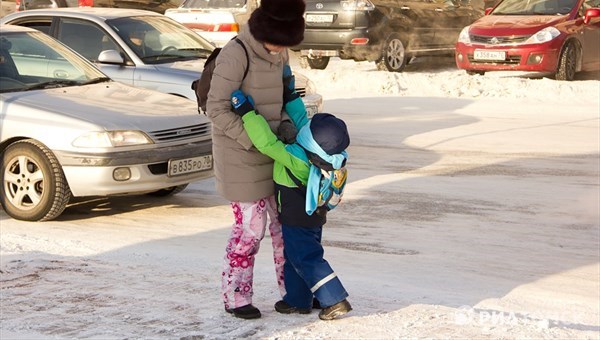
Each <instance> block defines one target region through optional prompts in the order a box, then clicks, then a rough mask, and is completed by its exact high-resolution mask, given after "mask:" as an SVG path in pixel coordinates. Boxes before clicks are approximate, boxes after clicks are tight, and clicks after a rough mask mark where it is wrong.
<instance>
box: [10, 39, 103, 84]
mask: <svg viewBox="0 0 600 340" xmlns="http://www.w3.org/2000/svg"><path fill="white" fill-rule="evenodd" d="M97 79H104V80H109V79H108V78H106V76H105V75H104V74H103V73H102V72H100V71H99V70H98V69H97V68H96V67H94V66H93V65H92V64H91V63H90V62H88V61H87V60H86V59H84V58H82V57H80V56H79V55H77V54H76V53H73V51H71V50H70V49H68V48H67V47H65V46H64V45H62V44H61V43H59V42H58V41H56V40H54V39H53V38H51V37H49V36H48V35H46V34H43V33H41V32H14V31H13V32H10V31H9V32H1V31H0V92H14V91H27V90H33V89H44V88H49V87H66V86H78V85H84V84H89V83H91V82H94V81H96V80H97Z"/></svg>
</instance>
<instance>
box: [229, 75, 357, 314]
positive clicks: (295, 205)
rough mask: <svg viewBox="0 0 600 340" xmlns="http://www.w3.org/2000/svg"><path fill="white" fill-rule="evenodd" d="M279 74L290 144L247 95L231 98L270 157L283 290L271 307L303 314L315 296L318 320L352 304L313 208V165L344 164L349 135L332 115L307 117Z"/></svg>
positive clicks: (320, 215) (321, 215) (316, 172)
mask: <svg viewBox="0 0 600 340" xmlns="http://www.w3.org/2000/svg"><path fill="white" fill-rule="evenodd" d="M286 73H287V74H286ZM284 75H285V76H287V79H288V82H287V84H286V85H287V86H284V102H285V109H286V111H287V112H288V114H289V116H290V118H291V119H292V121H293V122H294V124H295V125H296V127H297V128H298V129H299V132H298V135H297V138H296V142H295V143H293V144H287V145H286V144H284V143H283V142H281V141H279V140H278V139H277V137H276V136H275V134H273V132H272V131H271V129H270V128H269V125H268V123H267V122H266V121H265V119H264V118H263V117H262V116H260V115H258V114H257V113H256V112H255V110H254V104H253V102H252V98H251V97H247V96H246V95H244V94H243V93H242V92H241V91H239V90H237V91H235V92H233V93H232V95H231V102H232V105H233V107H234V111H235V112H236V113H237V114H239V115H240V116H241V117H242V120H243V122H244V129H245V130H246V132H247V133H248V136H249V137H250V139H251V140H252V143H253V144H254V146H255V147H256V148H257V149H258V150H259V151H260V152H261V153H263V154H265V155H267V156H269V157H271V158H273V160H274V161H275V162H274V167H273V180H274V182H275V197H276V198H277V206H278V210H279V213H280V214H279V219H280V221H281V223H282V231H283V243H284V256H285V264H284V269H283V270H284V281H285V287H286V291H287V293H286V295H285V296H284V297H283V300H281V301H278V302H277V303H276V304H275V310H276V311H278V312H280V313H284V314H291V313H300V314H308V313H310V312H311V308H312V306H313V296H314V297H315V298H316V300H317V301H318V305H320V306H322V308H323V309H322V310H321V312H320V313H319V318H320V319H322V320H332V319H334V318H336V317H338V316H340V315H344V314H346V313H348V312H349V311H351V310H352V307H351V306H350V303H348V301H347V300H346V297H347V296H348V293H347V292H346V290H345V289H344V287H343V286H342V283H341V282H340V280H339V279H338V278H337V276H336V274H335V272H334V271H333V269H332V268H331V266H330V265H329V263H327V261H326V260H325V259H324V258H323V252H324V251H323V246H322V245H321V235H322V231H323V225H324V224H325V222H326V213H327V208H326V207H325V206H320V207H319V206H318V200H319V197H318V192H319V182H320V176H321V170H320V169H319V168H318V167H317V166H316V165H315V164H318V165H319V167H320V168H323V169H324V170H328V171H331V170H333V169H340V168H341V167H342V166H344V165H345V162H346V158H347V153H346V152H345V149H346V148H347V147H348V145H349V144H350V137H349V135H348V130H347V128H346V124H345V123H344V122H343V121H342V120H340V119H338V118H336V117H335V116H333V115H331V114H328V113H319V114H316V115H314V117H313V118H312V119H311V120H308V118H307V117H306V109H305V107H304V104H303V102H302V99H300V98H299V96H298V94H297V93H296V92H295V91H294V90H293V89H294V84H293V83H294V82H293V76H291V71H289V67H288V68H287V72H286V70H284ZM285 78H286V77H284V79H285ZM290 78H291V80H290ZM291 176H293V177H291ZM294 177H295V178H294ZM296 183H298V184H300V183H301V184H302V185H303V186H305V187H304V188H300V187H299V186H298V185H297V184H296ZM315 302H316V301H315Z"/></svg>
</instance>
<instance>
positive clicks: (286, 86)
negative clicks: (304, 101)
mask: <svg viewBox="0 0 600 340" xmlns="http://www.w3.org/2000/svg"><path fill="white" fill-rule="evenodd" d="M299 97H300V95H298V93H297V92H296V77H294V75H293V74H292V69H291V68H290V65H287V64H286V65H284V66H283V103H284V104H287V103H289V102H291V101H292V100H294V99H296V98H299Z"/></svg>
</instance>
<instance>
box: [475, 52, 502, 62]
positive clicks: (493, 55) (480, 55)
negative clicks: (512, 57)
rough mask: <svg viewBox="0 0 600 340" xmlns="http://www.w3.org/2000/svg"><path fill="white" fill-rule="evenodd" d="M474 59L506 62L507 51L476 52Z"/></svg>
mask: <svg viewBox="0 0 600 340" xmlns="http://www.w3.org/2000/svg"><path fill="white" fill-rule="evenodd" d="M473 59H475V60H506V52H505V51H486V50H475V52H474V53H473Z"/></svg>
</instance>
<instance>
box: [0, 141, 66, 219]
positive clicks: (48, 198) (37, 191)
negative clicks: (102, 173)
mask: <svg viewBox="0 0 600 340" xmlns="http://www.w3.org/2000/svg"><path fill="white" fill-rule="evenodd" d="M1 171H2V172H1V173H0V183H2V190H1V193H2V195H1V196H0V203H1V204H2V207H3V208H4V210H5V211H6V213H7V214H8V215H9V216H11V217H13V218H15V219H19V220H25V221H48V220H52V219H54V218H56V217H57V216H59V215H60V214H61V213H62V212H63V211H64V210H65V208H66V206H67V203H69V200H70V199H71V190H70V189H69V185H68V183H67V181H66V179H65V176H64V173H63V171H62V168H61V167H60V164H59V163H58V160H57V159H56V157H55V156H54V154H53V153H52V152H51V151H50V150H49V149H48V148H47V147H46V146H45V145H43V144H42V143H40V142H38V141H35V140H31V139H27V140H21V141H18V142H15V143H13V144H11V145H10V146H8V148H6V150H5V151H4V153H3V154H2V169H1Z"/></svg>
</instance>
